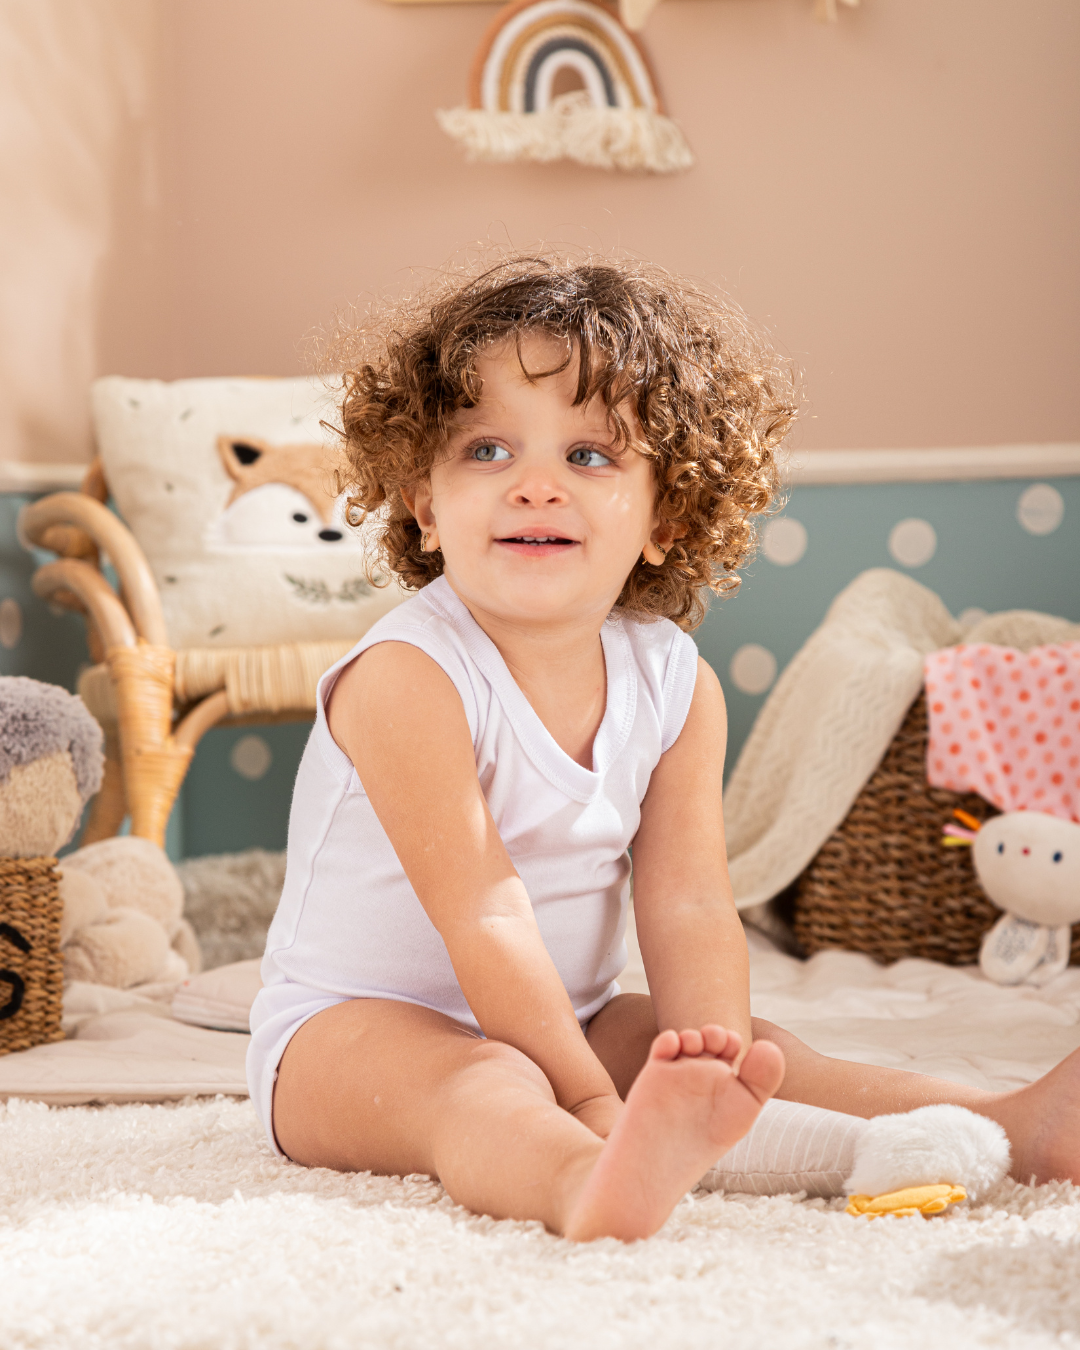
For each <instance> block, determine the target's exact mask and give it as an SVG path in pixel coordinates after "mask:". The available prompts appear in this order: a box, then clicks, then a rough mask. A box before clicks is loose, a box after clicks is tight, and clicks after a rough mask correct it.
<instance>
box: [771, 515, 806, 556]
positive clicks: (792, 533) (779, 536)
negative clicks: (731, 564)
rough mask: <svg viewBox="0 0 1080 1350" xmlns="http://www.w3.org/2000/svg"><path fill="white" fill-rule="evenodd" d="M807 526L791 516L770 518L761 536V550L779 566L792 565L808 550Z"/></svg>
mask: <svg viewBox="0 0 1080 1350" xmlns="http://www.w3.org/2000/svg"><path fill="white" fill-rule="evenodd" d="M806 542H807V535H806V526H805V525H804V524H803V523H802V521H799V520H792V519H791V518H790V517H789V516H781V518H780V519H779V520H770V521H769V523H768V525H766V526H765V530H764V533H763V534H762V537H761V550H762V552H763V553H764V554H765V556H766V558H768V560H769V561H770V562H771V563H775V564H776V565H777V567H790V566H791V564H792V563H797V562H798V561H799V559H800V558H801V557H802V556H803V554H804V553H805V552H806Z"/></svg>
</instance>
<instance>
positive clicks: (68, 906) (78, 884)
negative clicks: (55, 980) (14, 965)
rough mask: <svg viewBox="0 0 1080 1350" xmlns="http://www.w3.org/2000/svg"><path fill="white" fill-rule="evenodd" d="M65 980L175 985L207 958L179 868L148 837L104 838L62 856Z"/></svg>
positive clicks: (121, 985)
mask: <svg viewBox="0 0 1080 1350" xmlns="http://www.w3.org/2000/svg"><path fill="white" fill-rule="evenodd" d="M60 895H61V898H62V900H63V902H64V916H63V919H62V921H61V927H60V949H61V951H62V952H63V956H64V980H65V983H70V982H71V981H73V980H84V981H87V982H89V983H91V984H108V985H112V986H113V987H114V988H116V989H131V988H133V987H135V986H138V985H143V986H145V985H176V984H179V983H180V981H181V980H184V979H186V978H187V976H188V975H189V974H191V975H194V974H197V973H198V971H199V970H200V969H201V966H202V961H201V957H200V954H199V944H198V940H197V939H196V937H195V934H194V932H193V931H192V928H191V925H190V924H189V923H188V922H187V920H186V919H184V918H183V917H182V912H183V908H184V891H183V887H182V886H181V885H180V878H179V877H178V876H177V875H176V869H175V868H174V867H173V865H172V863H171V862H170V861H169V859H168V858H167V857H166V856H165V854H164V852H163V851H162V850H161V849H160V848H159V847H158V846H157V844H153V843H151V842H150V840H148V839H134V838H130V837H128V838H118V839H102V840H101V841H100V842H99V843H96V844H88V845H87V846H86V847H85V848H81V849H78V850H77V851H76V852H74V853H70V854H68V856H67V857H66V858H61V860H60Z"/></svg>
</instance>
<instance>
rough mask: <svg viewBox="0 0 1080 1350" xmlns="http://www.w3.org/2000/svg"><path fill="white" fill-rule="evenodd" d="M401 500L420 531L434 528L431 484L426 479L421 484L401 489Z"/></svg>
mask: <svg viewBox="0 0 1080 1350" xmlns="http://www.w3.org/2000/svg"><path fill="white" fill-rule="evenodd" d="M401 500H402V501H403V502H404V503H405V505H406V507H407V508H408V510H409V512H410V513H411V514H412V516H413V519H414V520H415V521H416V523H417V525H419V526H420V528H421V529H422V530H431V529H434V528H435V517H434V515H432V512H431V484H430V483H429V482H428V481H427V479H426V478H425V479H424V480H423V482H420V483H413V484H410V486H409V487H403V488H402V489H401Z"/></svg>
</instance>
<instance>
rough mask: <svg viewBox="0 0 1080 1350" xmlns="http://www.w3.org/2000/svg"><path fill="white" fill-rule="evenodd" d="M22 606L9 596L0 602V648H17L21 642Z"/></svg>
mask: <svg viewBox="0 0 1080 1350" xmlns="http://www.w3.org/2000/svg"><path fill="white" fill-rule="evenodd" d="M22 623H23V619H22V605H20V604H19V602H18V600H14V599H12V597H11V596H10V595H9V596H8V597H7V599H6V600H0V647H17V646H18V645H19V643H20V642H21V641H22Z"/></svg>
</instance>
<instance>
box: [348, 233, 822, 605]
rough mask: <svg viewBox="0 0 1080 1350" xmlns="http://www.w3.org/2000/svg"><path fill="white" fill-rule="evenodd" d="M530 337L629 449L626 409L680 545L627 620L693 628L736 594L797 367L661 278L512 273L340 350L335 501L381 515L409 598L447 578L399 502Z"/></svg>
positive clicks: (646, 576) (461, 289)
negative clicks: (552, 350) (490, 367)
mask: <svg viewBox="0 0 1080 1350" xmlns="http://www.w3.org/2000/svg"><path fill="white" fill-rule="evenodd" d="M530 331H532V332H542V333H545V334H548V335H550V336H553V337H555V338H557V339H559V340H561V341H563V342H565V343H566V347H567V357H566V360H565V361H564V363H563V364H562V365H561V366H560V367H559V368H558V369H559V370H565V369H567V368H568V367H569V366H570V364H571V362H572V361H573V360H574V358H575V356H576V357H577V360H578V382H577V396H576V400H575V401H576V403H578V404H581V403H585V402H588V401H589V400H590V399H594V398H600V399H601V400H602V401H603V403H604V405H605V406H606V408H607V409H608V413H609V416H610V418H611V422H612V427H613V430H614V431H615V433H616V435H617V437H618V439H619V442H620V443H621V444H623V445H625V444H626V443H627V442H628V441H629V439H630V436H631V433H630V428H629V427H628V426H627V422H626V419H625V418H624V417H623V416H622V415H621V413H620V409H621V408H628V409H632V410H633V413H634V414H635V416H636V418H637V422H638V424H639V426H640V429H641V436H642V437H643V442H642V440H641V439H639V438H636V437H635V448H636V449H638V450H639V451H640V452H641V453H642V454H644V455H646V456H647V457H648V458H650V459H651V460H652V461H653V471H654V475H655V480H656V508H655V509H656V514H657V518H658V519H659V521H660V522H661V523H663V524H667V525H671V526H675V527H676V529H677V531H681V533H679V537H678V538H677V539H676V540H675V542H674V544H673V546H672V548H671V549H670V551H669V553H668V555H667V558H666V560H665V562H664V565H663V566H662V567H653V566H650V565H649V564H647V563H645V562H644V561H642V560H639V561H638V563H637V564H636V565H635V566H634V568H633V570H632V571H631V573H630V575H629V576H628V577H627V579H626V583H625V585H624V586H623V589H622V593H621V594H620V596H619V599H618V602H617V603H618V606H619V607H620V608H621V609H624V610H627V611H630V612H633V613H637V614H641V615H652V616H657V617H664V618H669V619H673V620H674V621H675V622H676V623H677V624H678V625H679V626H680V627H681V628H684V629H691V628H695V627H696V626H697V625H698V624H699V623H700V622H701V620H702V618H704V615H705V608H706V606H705V597H704V592H705V591H706V590H711V591H714V592H715V593H717V594H718V595H722V594H727V593H731V592H733V591H734V590H735V589H736V588H737V587H738V585H739V578H738V577H737V576H736V575H735V572H736V569H738V568H739V567H742V566H743V565H744V564H745V563H746V562H747V560H748V559H749V557H750V555H751V553H752V551H753V546H754V542H755V534H754V527H753V522H752V517H753V516H755V515H759V514H760V513H762V512H764V511H766V510H768V509H769V507H770V505H771V504H772V503H773V502H774V500H775V499H776V497H777V493H778V489H779V469H778V464H777V448H778V446H779V444H780V442H781V441H782V440H783V438H784V436H785V435H786V434H787V432H788V430H789V429H790V427H791V424H792V422H793V421H794V419H795V416H796V413H797V402H798V400H797V390H796V381H795V378H794V374H793V372H792V370H791V367H790V364H789V363H788V362H787V361H785V360H783V359H781V358H780V357H778V356H777V355H776V353H775V352H774V351H773V350H772V349H771V348H770V347H769V346H768V344H767V343H766V342H765V341H764V340H763V339H762V338H761V337H760V336H759V335H758V334H757V333H755V332H754V330H753V329H752V328H751V326H750V324H749V323H748V321H747V320H746V318H745V316H744V315H743V314H742V313H741V312H740V311H738V310H737V309H736V308H734V307H733V306H732V305H730V304H729V303H727V302H725V301H723V300H720V299H718V298H716V297H714V296H711V295H708V294H707V293H706V292H704V291H703V290H701V289H699V288H698V287H696V286H694V285H692V284H690V283H687V282H684V281H680V280H677V279H676V278H674V277H672V276H670V275H668V273H666V272H664V271H662V270H661V269H660V268H656V267H650V266H647V265H644V264H639V263H634V264H627V263H622V262H612V261H609V260H606V259H601V260H596V259H587V260H584V261H582V260H565V259H557V258H552V257H547V256H515V257H510V258H506V259H504V260H502V261H500V262H499V263H497V264H496V265H495V266H489V267H486V268H485V269H484V270H483V271H481V272H480V273H479V274H477V275H473V276H469V277H465V278H462V277H460V276H444V277H442V278H441V279H440V280H439V281H438V282H436V283H435V285H434V286H433V287H431V288H429V289H428V290H427V291H426V292H424V293H423V294H421V295H419V296H417V297H414V298H412V299H410V300H408V301H405V302H402V303H401V304H399V305H397V306H396V307H394V308H393V309H392V310H390V311H389V313H387V314H385V315H384V316H383V317H382V318H381V320H379V321H376V322H374V323H372V324H371V325H369V326H368V327H367V328H366V329H360V330H353V331H352V332H351V333H348V334H346V338H345V344H344V347H345V350H346V351H348V350H350V348H351V351H352V354H353V359H352V360H351V362H350V363H349V364H348V366H347V368H346V370H345V373H344V375H343V376H342V388H343V396H342V401H341V423H342V425H341V433H340V434H341V435H342V438H343V445H344V452H345V460H346V464H347V468H346V470H345V471H344V474H343V481H342V483H341V487H342V488H343V489H345V490H347V491H349V493H350V497H349V518H350V522H351V523H352V524H358V523H360V521H362V520H363V518H364V517H365V516H366V515H368V514H370V513H374V512H379V516H380V520H381V522H382V523H381V528H380V529H379V531H378V533H377V538H378V546H379V550H380V553H381V556H382V558H383V559H384V560H385V562H386V564H387V566H388V567H389V568H390V570H391V571H393V572H394V573H396V574H397V576H398V577H399V578H400V580H401V581H402V583H403V584H404V585H405V586H406V587H408V588H410V589H416V590H418V589H420V588H421V587H423V586H426V585H427V584H428V583H429V582H431V581H434V580H435V578H436V577H437V576H439V574H440V573H441V571H442V556H441V554H437V553H424V552H422V551H421V547H420V543H421V540H420V528H419V526H418V525H417V523H416V521H415V519H414V518H413V516H412V513H411V512H410V511H409V509H408V507H407V506H406V505H405V499H404V496H403V490H404V491H405V492H409V493H410V495H411V492H410V489H413V488H414V487H415V485H416V484H417V483H420V482H423V481H424V480H425V479H426V478H427V477H428V475H429V474H430V473H431V470H432V467H433V466H434V465H435V464H436V463H437V462H438V460H439V458H440V455H441V454H443V453H444V451H445V446H446V443H447V439H448V435H449V432H450V428H451V422H452V419H453V417H454V415H455V414H456V413H457V412H458V411H459V410H461V409H463V408H470V407H474V406H475V405H476V403H477V402H478V400H479V398H480V395H481V381H480V380H479V379H478V377H477V374H476V359H477V357H478V356H479V355H480V354H481V353H482V352H484V351H485V350H487V349H488V348H490V347H491V346H493V345H494V344H497V343H499V342H502V341H505V340H507V339H513V340H515V341H516V342H517V343H518V354H519V359H520V352H521V349H520V339H521V335H522V334H523V333H526V332H530ZM337 350H338V351H339V352H340V351H341V350H342V344H341V342H340V340H339V344H338V348H337ZM358 353H359V356H358V355H357V354H358ZM523 369H524V366H523ZM555 373H557V372H556V371H545V372H542V373H540V374H537V373H536V372H532V373H530V372H528V371H526V374H527V375H529V376H530V378H533V379H535V378H543V377H544V376H545V375H550V374H555Z"/></svg>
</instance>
